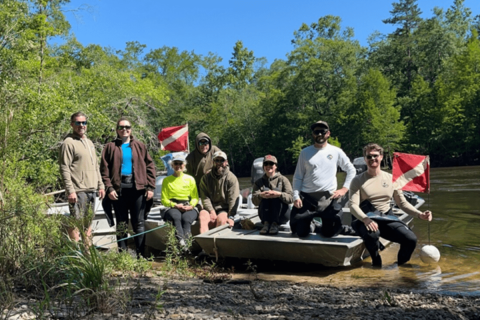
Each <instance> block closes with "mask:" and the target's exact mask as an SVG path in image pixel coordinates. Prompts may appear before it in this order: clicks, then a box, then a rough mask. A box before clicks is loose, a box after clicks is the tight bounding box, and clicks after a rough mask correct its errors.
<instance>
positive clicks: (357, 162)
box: [353, 157, 367, 175]
mask: <svg viewBox="0 0 480 320" xmlns="http://www.w3.org/2000/svg"><path fill="white" fill-rule="evenodd" d="M353 166H354V167H355V169H356V170H357V175H358V174H360V173H362V172H365V171H367V163H366V162H365V158H364V157H358V158H355V159H353Z"/></svg>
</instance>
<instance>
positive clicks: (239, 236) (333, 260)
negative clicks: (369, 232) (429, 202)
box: [194, 194, 425, 267]
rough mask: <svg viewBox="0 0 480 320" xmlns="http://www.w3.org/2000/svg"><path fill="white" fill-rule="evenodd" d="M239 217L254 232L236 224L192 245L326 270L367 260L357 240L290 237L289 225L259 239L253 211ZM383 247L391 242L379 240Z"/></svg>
mask: <svg viewBox="0 0 480 320" xmlns="http://www.w3.org/2000/svg"><path fill="white" fill-rule="evenodd" d="M410 201H411V203H412V204H413V205H414V206H415V207H416V208H418V207H420V206H421V205H422V204H423V203H424V202H425V200H423V199H422V198H420V197H418V196H416V195H414V194H412V195H411V196H410ZM393 213H394V214H395V215H396V216H397V217H398V218H399V219H400V220H401V221H403V222H404V223H405V224H407V225H411V223H412V220H413V217H412V216H410V215H408V214H407V213H405V212H403V211H402V210H400V209H399V208H396V207H394V209H393ZM239 215H241V216H244V218H248V219H250V220H251V221H252V222H253V223H254V224H255V228H254V229H252V230H245V229H243V228H242V227H241V224H239V223H236V224H235V226H234V227H233V228H229V227H228V226H226V225H225V226H220V227H217V228H215V229H212V230H209V231H208V232H206V233H203V234H199V235H197V236H195V237H194V239H195V241H196V242H197V243H198V244H199V245H200V246H201V247H202V249H203V250H204V251H205V252H206V253H207V254H208V255H210V256H212V257H216V258H217V259H218V258H220V257H222V258H227V257H230V258H242V259H264V260H273V261H290V262H303V263H309V264H321V265H324V266H327V267H339V266H342V267H345V266H351V265H352V264H354V263H356V262H359V261H361V260H362V259H364V258H365V257H367V256H368V251H367V250H366V249H365V245H364V243H363V240H362V239H361V238H360V237H358V236H348V235H337V236H335V237H333V238H326V237H323V236H322V235H320V234H319V233H318V232H314V233H310V234H309V235H308V236H307V237H304V238H298V237H297V236H296V235H292V233H291V232H290V229H289V226H288V225H282V226H281V227H280V231H279V233H278V234H277V235H274V236H269V235H260V229H261V221H260V218H259V216H258V213H257V210H256V209H244V208H242V209H240V210H239ZM351 218H352V215H351V214H350V209H349V208H343V216H342V223H343V224H346V225H350V224H351ZM380 241H381V243H382V244H383V245H384V246H385V247H386V246H387V245H388V244H389V243H390V242H389V241H388V240H386V239H383V238H381V239H380Z"/></svg>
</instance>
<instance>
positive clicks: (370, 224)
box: [363, 217, 378, 232]
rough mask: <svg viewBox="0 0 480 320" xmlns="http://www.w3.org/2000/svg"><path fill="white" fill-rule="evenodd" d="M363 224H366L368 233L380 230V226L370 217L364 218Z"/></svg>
mask: <svg viewBox="0 0 480 320" xmlns="http://www.w3.org/2000/svg"><path fill="white" fill-rule="evenodd" d="M363 223H364V224H365V227H366V228H367V230H368V231H373V232H375V231H377V230H378V224H377V223H376V222H375V221H373V220H372V219H370V218H369V217H365V218H363Z"/></svg>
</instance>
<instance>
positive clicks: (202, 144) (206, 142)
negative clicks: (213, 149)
mask: <svg viewBox="0 0 480 320" xmlns="http://www.w3.org/2000/svg"><path fill="white" fill-rule="evenodd" d="M198 145H199V146H206V145H208V141H200V142H199V143H198Z"/></svg>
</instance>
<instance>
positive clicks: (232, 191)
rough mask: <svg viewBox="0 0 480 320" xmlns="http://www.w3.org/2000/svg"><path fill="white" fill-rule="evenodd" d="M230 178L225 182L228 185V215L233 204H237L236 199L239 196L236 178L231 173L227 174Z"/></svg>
mask: <svg viewBox="0 0 480 320" xmlns="http://www.w3.org/2000/svg"><path fill="white" fill-rule="evenodd" d="M229 175H230V177H229V179H228V180H227V181H226V183H227V184H228V185H227V186H228V190H227V192H228V193H227V201H228V215H229V216H230V213H231V212H232V209H233V207H234V206H235V203H236V202H237V199H238V197H239V196H240V184H239V183H238V179H237V177H235V176H234V175H233V173H231V174H229Z"/></svg>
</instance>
